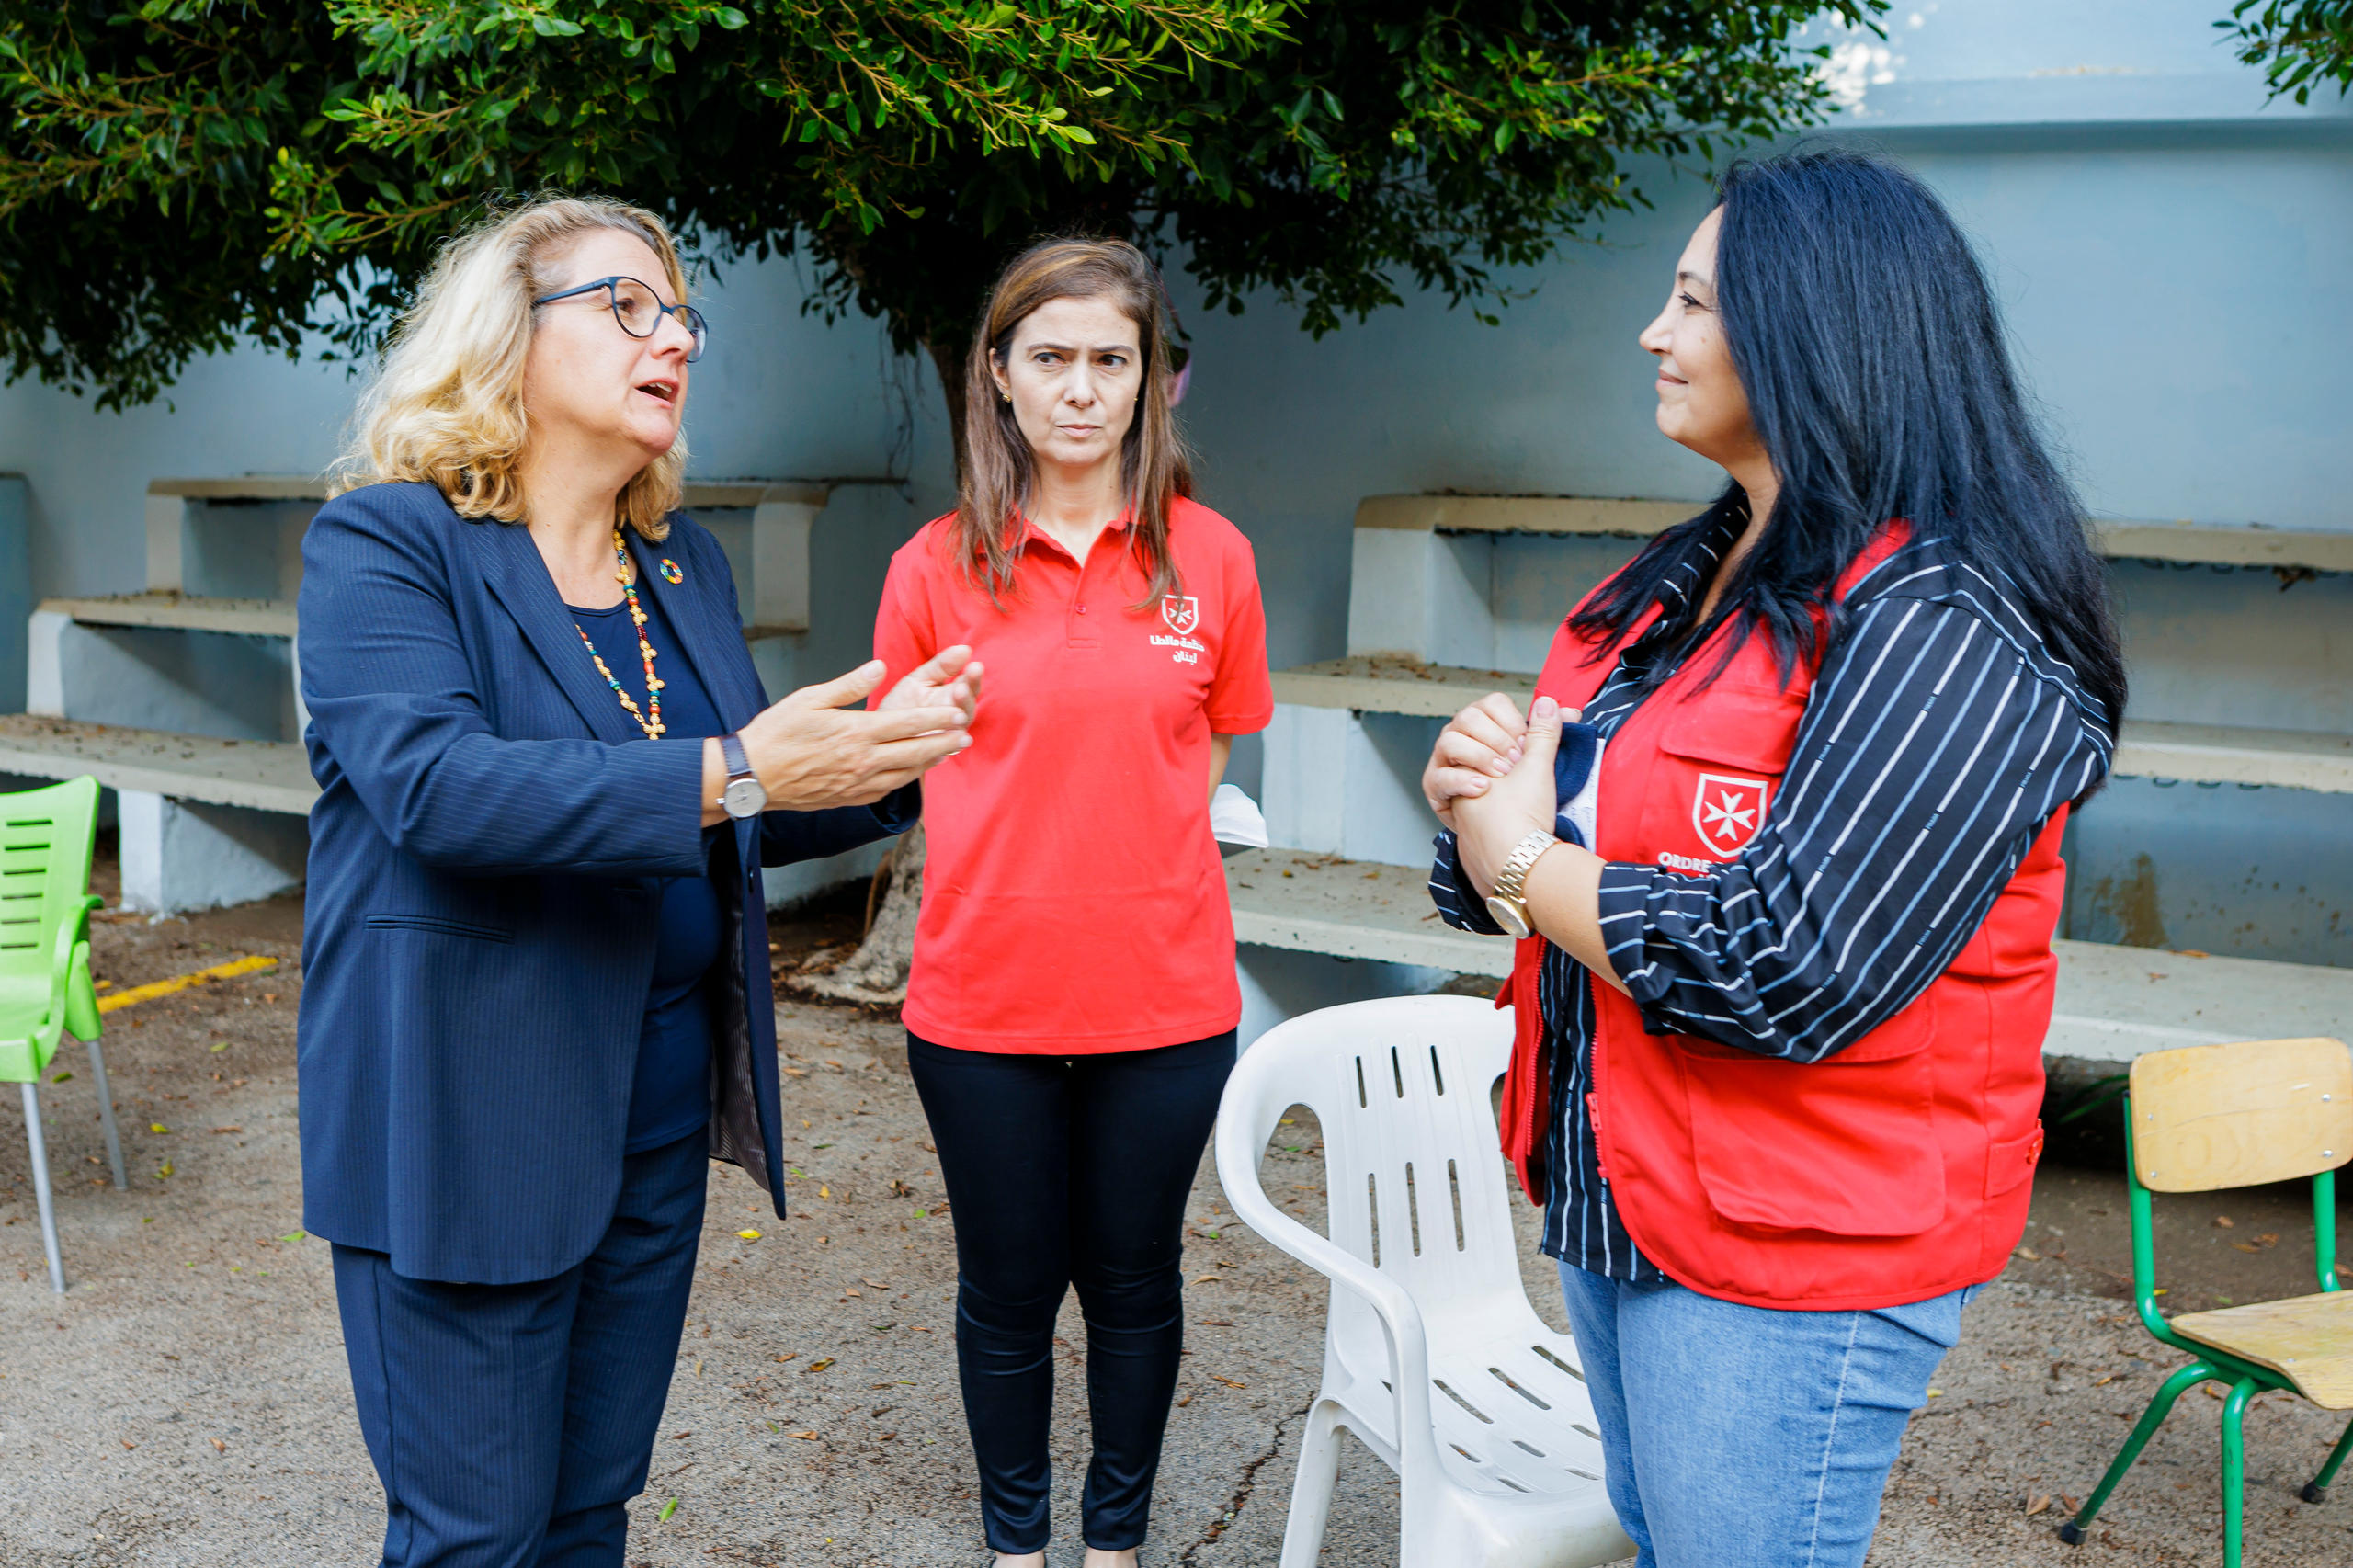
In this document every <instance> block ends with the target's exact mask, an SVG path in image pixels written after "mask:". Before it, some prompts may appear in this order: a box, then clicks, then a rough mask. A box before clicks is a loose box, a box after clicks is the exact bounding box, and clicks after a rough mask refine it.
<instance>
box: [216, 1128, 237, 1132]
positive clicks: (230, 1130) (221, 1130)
mask: <svg viewBox="0 0 2353 1568" xmlns="http://www.w3.org/2000/svg"><path fill="white" fill-rule="evenodd" d="M212 1131H215V1132H243V1131H244V1128H242V1127H216V1128H214V1129H213V1130H212Z"/></svg>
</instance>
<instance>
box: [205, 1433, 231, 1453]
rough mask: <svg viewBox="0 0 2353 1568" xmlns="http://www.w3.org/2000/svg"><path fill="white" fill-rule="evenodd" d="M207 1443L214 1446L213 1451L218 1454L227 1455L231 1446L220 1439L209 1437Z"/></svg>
mask: <svg viewBox="0 0 2353 1568" xmlns="http://www.w3.org/2000/svg"><path fill="white" fill-rule="evenodd" d="M205 1441H206V1442H208V1443H210V1444H211V1445H212V1451H213V1452H214V1453H216V1454H225V1453H227V1452H228V1451H229V1445H228V1444H226V1443H224V1442H222V1440H221V1439H220V1438H218V1437H207V1438H206V1439H205Z"/></svg>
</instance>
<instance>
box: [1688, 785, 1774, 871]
mask: <svg viewBox="0 0 2353 1568" xmlns="http://www.w3.org/2000/svg"><path fill="white" fill-rule="evenodd" d="M1765 789H1766V786H1765V780H1763V779H1762V778H1732V777H1730V776H1729V775H1726V774H1722V773H1702V774H1701V775H1699V789H1698V790H1697V791H1696V792H1694V793H1693V795H1692V797H1691V825H1692V826H1693V827H1695V828H1697V829H1699V842H1700V843H1701V844H1703V845H1705V846H1707V848H1708V852H1709V853H1710V854H1711V855H1717V856H1730V855H1735V854H1737V853H1739V852H1740V850H1741V849H1742V847H1743V846H1745V845H1746V844H1747V843H1748V841H1749V840H1750V839H1752V838H1754V837H1756V830H1757V829H1758V828H1759V827H1762V826H1763V825H1764V824H1765Z"/></svg>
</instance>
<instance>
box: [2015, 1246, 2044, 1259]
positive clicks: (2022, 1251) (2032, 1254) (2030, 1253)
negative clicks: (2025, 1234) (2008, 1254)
mask: <svg viewBox="0 0 2353 1568" xmlns="http://www.w3.org/2000/svg"><path fill="white" fill-rule="evenodd" d="M2018 1256H2020V1257H2022V1258H2024V1259H2026V1260H2027V1261H2028V1262H2029V1263H2040V1262H2041V1261H2042V1255H2041V1254H2040V1253H2039V1252H2037V1251H2035V1250H2034V1249H2033V1248H2032V1247H2020V1248H2018Z"/></svg>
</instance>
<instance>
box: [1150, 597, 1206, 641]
mask: <svg viewBox="0 0 2353 1568" xmlns="http://www.w3.org/2000/svg"><path fill="white" fill-rule="evenodd" d="M1160 619H1163V620H1165V621H1166V622H1167V623H1168V630H1169V631H1174V632H1175V633H1176V635H1177V636H1179V637H1182V636H1184V635H1185V634H1186V633H1187V632H1188V631H1192V630H1193V628H1195V627H1196V626H1199V624H1200V623H1201V601H1200V600H1199V599H1198V598H1196V597H1193V596H1192V595H1191V594H1164V595H1162V596H1161V599H1160Z"/></svg>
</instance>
